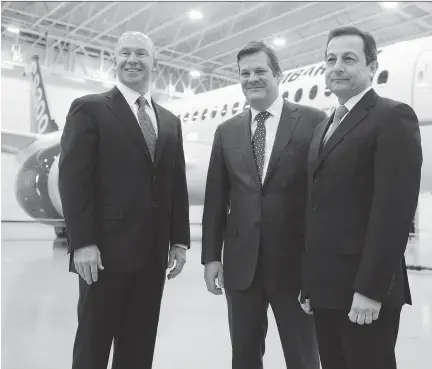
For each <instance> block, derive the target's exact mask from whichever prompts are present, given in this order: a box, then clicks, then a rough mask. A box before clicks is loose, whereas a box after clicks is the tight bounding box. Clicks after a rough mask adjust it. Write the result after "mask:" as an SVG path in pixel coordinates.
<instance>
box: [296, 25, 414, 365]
mask: <svg viewBox="0 0 432 369" xmlns="http://www.w3.org/2000/svg"><path fill="white" fill-rule="evenodd" d="M325 56H326V73H325V76H326V84H327V86H328V88H329V89H330V90H331V91H332V92H333V93H334V94H335V95H336V96H337V98H338V102H339V107H338V108H337V109H336V111H335V113H334V114H333V115H332V116H331V117H329V119H326V120H324V121H323V122H322V123H321V124H320V125H319V126H318V127H317V128H316V130H315V133H314V138H313V140H312V143H311V148H310V153H309V166H308V191H309V193H308V205H307V218H306V220H307V221H306V243H305V254H304V257H303V260H304V265H303V278H302V282H303V295H304V296H305V297H307V298H308V299H307V300H306V301H305V310H306V311H308V312H310V311H311V310H313V314H314V318H315V326H316V331H317V338H318V344H319V350H320V357H321V363H322V368H323V369H365V368H367V369H395V368H396V359H395V353H394V347H395V344H396V338H397V333H398V328H399V317H400V313H401V307H402V305H403V304H405V303H411V297H410V290H409V285H408V278H407V272H406V267H405V260H404V252H405V248H406V245H407V241H408V235H409V231H410V227H411V223H412V221H413V218H414V214H415V210H416V206H417V200H418V194H419V186H420V173H421V165H422V150H421V144H420V131H419V123H418V120H417V117H416V115H415V113H414V111H413V110H412V108H411V107H409V106H408V105H406V104H403V103H400V102H397V101H393V100H390V99H386V98H382V97H380V96H378V95H377V94H376V92H375V91H374V89H373V88H372V87H371V84H372V79H373V77H374V75H375V73H376V71H377V69H378V62H377V49H376V44H375V40H374V38H373V37H372V36H371V35H370V34H368V33H364V32H362V31H361V30H359V29H357V28H355V27H343V28H339V29H335V30H333V31H331V32H330V34H329V37H328V41H327V49H326V54H325ZM395 77H396V78H397V76H395Z"/></svg>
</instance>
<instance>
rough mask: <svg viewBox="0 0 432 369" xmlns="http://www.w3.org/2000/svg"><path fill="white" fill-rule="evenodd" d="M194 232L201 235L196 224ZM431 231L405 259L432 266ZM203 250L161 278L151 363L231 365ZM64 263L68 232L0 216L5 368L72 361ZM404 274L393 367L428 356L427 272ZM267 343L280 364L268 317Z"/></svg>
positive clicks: (272, 364) (411, 367)
mask: <svg viewBox="0 0 432 369" xmlns="http://www.w3.org/2000/svg"><path fill="white" fill-rule="evenodd" d="M193 234H194V237H195V238H196V239H199V229H194V231H193ZM428 237H429V236H427V235H424V234H423V237H420V238H419V240H417V241H416V242H417V244H414V243H413V244H412V245H411V246H410V247H411V248H410V251H409V252H410V253H408V255H407V263H408V264H409V263H411V265H424V266H432V250H431V249H432V242H430V238H428ZM200 251H201V247H200V244H199V242H195V243H193V245H192V249H191V250H190V251H188V262H187V264H186V266H185V270H184V272H183V273H182V274H181V275H180V276H179V277H178V278H176V279H174V280H172V281H168V282H167V284H166V289H165V295H164V299H163V304H162V312H161V321H160V326H159V333H158V340H157V344H156V352H155V362H154V369H174V368H175V369H189V368H203V369H220V368H229V367H230V359H231V355H230V341H229V334H228V324H227V311H226V303H225V298H224V297H223V296H213V295H210V294H209V293H208V292H207V290H206V288H205V284H204V281H203V269H202V266H201V265H200ZM409 258H411V261H410V262H408V259H409ZM68 263H69V256H68V254H67V248H66V240H65V239H54V237H53V231H52V229H51V228H49V227H45V226H41V225H36V224H27V225H19V224H2V280H1V287H2V301H1V304H2V305H1V306H2V340H1V343H2V368H4V369H28V368H31V369H59V368H69V367H70V362H71V353H72V344H73V338H74V334H75V329H76V302H77V297H78V288H77V276H76V275H74V274H71V273H69V272H68ZM409 278H410V284H411V287H412V295H413V302H414V305H413V306H407V307H405V308H404V309H403V312H402V318H401V328H400V336H399V337H400V338H399V341H398V345H397V355H398V356H397V357H398V368H399V369H422V368H426V367H429V366H430V363H431V359H432V356H431V350H430V348H431V347H432V322H431V319H432V307H431V306H432V288H431V285H432V273H431V272H429V271H410V272H409ZM184 342H187V344H184ZM266 346H267V347H266V355H265V366H266V368H283V367H284V359H283V354H282V349H281V345H280V342H279V338H278V335H277V328H276V324H275V322H274V319H273V318H272V317H271V318H270V320H269V333H268V337H267V345H266Z"/></svg>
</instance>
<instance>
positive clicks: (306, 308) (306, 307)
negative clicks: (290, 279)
mask: <svg viewBox="0 0 432 369" xmlns="http://www.w3.org/2000/svg"><path fill="white" fill-rule="evenodd" d="M301 293H302V291H300V293H299V295H298V298H297V300H298V302H299V303H300V306H301V308H302V309H303V311H304V312H305V313H306V314H309V315H311V314H313V310H312V308H311V305H310V300H309V299H305V301H304V302H303V303H302V302H301V300H300V297H301Z"/></svg>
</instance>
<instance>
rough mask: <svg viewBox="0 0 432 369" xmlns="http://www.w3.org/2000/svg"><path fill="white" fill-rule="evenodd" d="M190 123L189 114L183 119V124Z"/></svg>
mask: <svg viewBox="0 0 432 369" xmlns="http://www.w3.org/2000/svg"><path fill="white" fill-rule="evenodd" d="M188 121H189V113H186V114H185V116H184V117H183V123H184V124H186V123H187V122H188Z"/></svg>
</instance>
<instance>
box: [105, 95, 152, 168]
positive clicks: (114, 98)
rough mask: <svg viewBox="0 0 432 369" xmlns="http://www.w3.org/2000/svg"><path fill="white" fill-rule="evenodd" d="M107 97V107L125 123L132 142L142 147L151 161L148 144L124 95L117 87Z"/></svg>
mask: <svg viewBox="0 0 432 369" xmlns="http://www.w3.org/2000/svg"><path fill="white" fill-rule="evenodd" d="M105 96H106V98H107V101H106V104H107V106H108V107H109V108H110V109H111V110H112V112H113V113H114V115H115V116H116V117H117V118H118V119H119V121H120V122H121V123H123V125H124V126H125V127H126V129H127V131H128V132H129V133H130V136H131V138H132V140H133V141H134V142H136V143H137V144H138V145H139V146H140V147H141V149H142V150H143V151H144V153H145V154H146V155H147V156H148V157H149V159H150V160H151V157H150V152H149V150H148V147H147V144H146V142H145V139H144V136H143V134H142V131H141V129H140V127H139V125H138V122H137V120H136V117H135V115H134V114H133V113H132V111H131V108H130V106H129V105H128V103H127V102H126V100H125V98H124V97H123V95H122V93H121V92H120V91H119V90H118V89H117V87H114V88H113V89H112V90H111V91H109V92H108V93H107V94H106V95H105Z"/></svg>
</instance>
